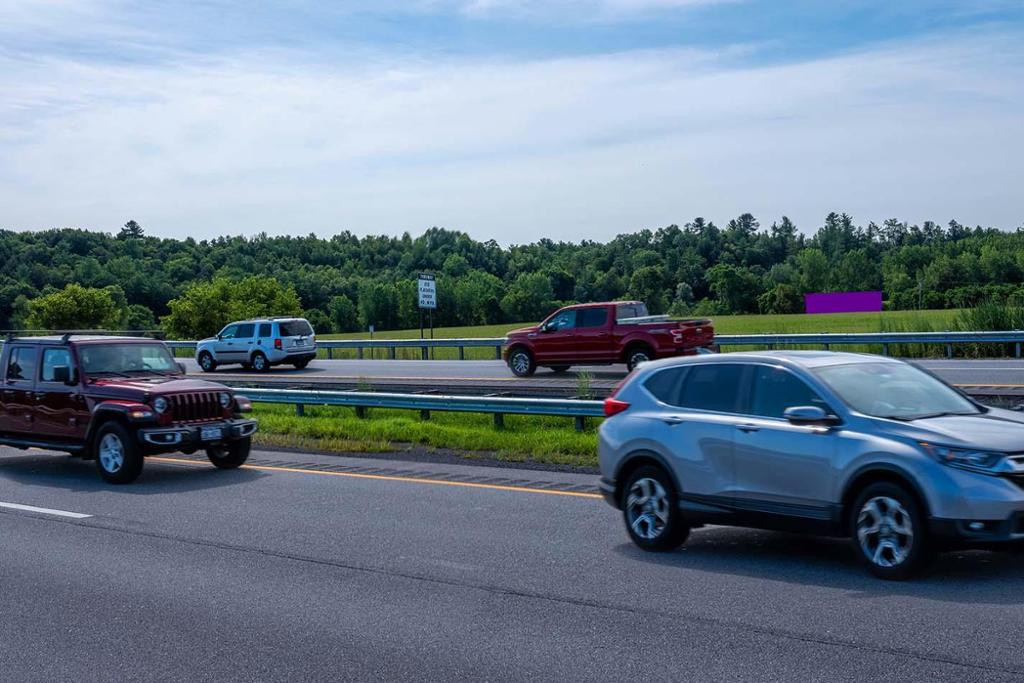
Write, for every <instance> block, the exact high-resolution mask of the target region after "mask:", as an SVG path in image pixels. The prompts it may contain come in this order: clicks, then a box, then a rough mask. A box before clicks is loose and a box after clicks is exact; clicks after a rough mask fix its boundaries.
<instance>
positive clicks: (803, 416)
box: [782, 406, 839, 427]
mask: <svg viewBox="0 0 1024 683" xmlns="http://www.w3.org/2000/svg"><path fill="white" fill-rule="evenodd" d="M782 416H783V417H784V418H786V419H787V420H789V421H790V422H791V423H792V424H795V425H821V426H826V427H827V426H832V425H836V424H839V418H838V417H836V416H835V415H829V414H828V413H826V412H825V410H824V409H823V408H819V407H818V406H793V407H792V408H786V410H785V411H784V412H783V413H782Z"/></svg>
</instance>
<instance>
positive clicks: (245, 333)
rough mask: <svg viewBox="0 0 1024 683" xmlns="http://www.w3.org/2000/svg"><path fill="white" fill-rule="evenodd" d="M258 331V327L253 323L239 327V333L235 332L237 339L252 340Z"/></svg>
mask: <svg viewBox="0 0 1024 683" xmlns="http://www.w3.org/2000/svg"><path fill="white" fill-rule="evenodd" d="M255 331H256V326H255V325H253V324H252V323H245V324H243V325H239V326H238V331H237V332H235V339H252V335H253V332H255Z"/></svg>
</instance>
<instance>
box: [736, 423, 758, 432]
mask: <svg viewBox="0 0 1024 683" xmlns="http://www.w3.org/2000/svg"><path fill="white" fill-rule="evenodd" d="M736 429H738V430H740V431H741V432H757V431H760V430H761V428H760V427H759V426H757V425H752V424H742V425H736Z"/></svg>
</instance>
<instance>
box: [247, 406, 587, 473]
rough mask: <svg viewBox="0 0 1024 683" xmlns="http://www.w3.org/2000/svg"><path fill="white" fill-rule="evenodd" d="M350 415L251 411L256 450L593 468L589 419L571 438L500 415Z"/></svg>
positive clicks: (531, 420) (567, 428)
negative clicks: (426, 455)
mask: <svg viewBox="0 0 1024 683" xmlns="http://www.w3.org/2000/svg"><path fill="white" fill-rule="evenodd" d="M366 413H367V416H366V417H365V418H360V417H357V416H356V413H355V410H354V409H352V408H339V407H335V406H306V408H305V415H301V416H300V415H296V414H295V409H294V407H292V406H285V405H271V404H256V405H255V406H254V409H253V414H254V416H255V417H256V418H257V419H258V420H259V422H260V431H259V432H257V434H256V443H257V444H258V445H260V446H264V447H286V448H297V449H309V450H316V451H332V452H338V453H382V452H390V451H401V450H410V449H412V448H416V447H426V448H434V449H444V450H446V451H456V452H458V453H460V454H461V455H464V456H465V457H467V458H474V457H477V458H480V457H485V456H486V457H488V458H494V459H499V460H505V461H508V462H536V463H543V464H548V465H562V466H571V467H594V466H596V465H597V431H596V430H597V425H598V423H599V422H600V421H599V420H597V419H588V420H587V424H586V429H585V430H583V431H582V432H577V431H576V429H575V427H574V425H573V420H572V419H571V418H564V417H563V418H556V417H543V416H533V415H506V416H505V418H504V422H505V424H504V427H500V428H499V427H496V426H495V425H494V421H493V418H492V416H491V415H481V414H475V413H442V412H433V413H431V415H430V419H429V420H421V419H420V414H419V412H418V411H412V410H386V409H383V408H371V409H368V410H367V411H366Z"/></svg>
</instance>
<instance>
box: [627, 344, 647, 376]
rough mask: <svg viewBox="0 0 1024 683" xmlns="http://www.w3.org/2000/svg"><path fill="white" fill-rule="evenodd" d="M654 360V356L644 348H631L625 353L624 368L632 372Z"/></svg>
mask: <svg viewBox="0 0 1024 683" xmlns="http://www.w3.org/2000/svg"><path fill="white" fill-rule="evenodd" d="M653 358H654V354H653V353H651V350H650V349H649V348H647V347H646V346H633V347H630V349H629V350H628V351H626V368H627V369H628V370H629V371H630V372H633V371H634V370H636V368H637V366H638V365H641V364H642V363H646V362H647V361H649V360H652V359H653Z"/></svg>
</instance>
